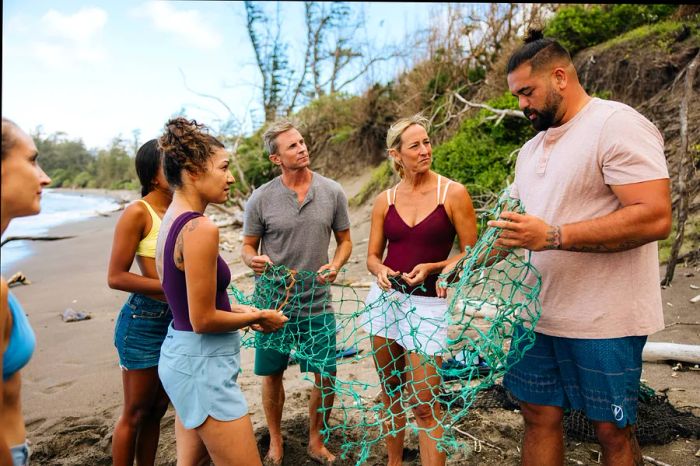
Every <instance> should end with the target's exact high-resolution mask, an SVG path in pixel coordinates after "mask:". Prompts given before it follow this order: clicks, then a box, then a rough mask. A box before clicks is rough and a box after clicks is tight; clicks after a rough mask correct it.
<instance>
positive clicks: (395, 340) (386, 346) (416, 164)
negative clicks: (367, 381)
mask: <svg viewBox="0 0 700 466" xmlns="http://www.w3.org/2000/svg"><path fill="white" fill-rule="evenodd" d="M387 149H388V152H389V156H390V157H391V159H392V161H393V164H394V168H395V169H396V170H397V171H398V172H399V175H400V176H401V181H400V182H399V184H397V185H396V186H395V187H394V188H392V189H389V190H387V191H385V192H383V193H381V194H380V195H379V196H377V198H376V200H375V202H374V208H373V210H372V224H371V230H370V237H369V246H368V252H367V268H368V269H369V271H370V272H371V273H372V274H373V275H374V276H376V277H377V283H376V284H375V285H373V287H372V289H371V290H370V292H369V294H368V296H367V303H368V304H372V303H380V302H381V303H383V304H380V305H370V306H369V310H368V314H367V316H366V318H367V321H366V322H365V324H364V327H365V329H366V330H367V331H368V332H369V333H370V335H371V336H372V346H373V350H374V353H375V364H376V366H377V371H378V372H379V376H380V379H381V381H382V390H383V393H382V397H383V402H384V404H385V406H387V407H388V408H389V410H390V411H391V417H392V419H393V425H391V426H389V425H387V426H385V428H387V429H389V428H390V429H393V430H394V431H396V432H397V433H396V435H388V436H387V437H386V439H387V449H388V456H389V459H388V464H389V465H400V464H401V458H402V454H403V439H404V427H405V424H406V418H405V413H404V412H403V408H402V403H401V400H400V398H401V396H402V395H401V392H402V390H403V388H404V387H405V388H407V389H408V391H409V393H408V396H409V398H408V403H409V405H410V406H412V407H413V408H412V410H413V414H414V415H415V418H416V423H417V424H418V427H420V428H421V431H420V434H419V444H420V457H421V462H422V464H423V465H431V466H432V465H442V464H444V463H445V453H444V452H441V451H438V448H437V442H436V440H437V439H439V438H441V437H442V434H443V431H442V428H441V427H440V425H439V422H438V421H439V420H440V419H441V417H442V414H441V412H440V404H439V403H438V402H437V401H436V398H435V397H436V394H437V391H438V388H439V385H440V376H439V375H438V374H437V372H436V367H439V365H440V364H441V357H440V353H441V352H442V351H443V350H444V348H445V341H446V339H447V315H446V313H447V301H446V299H445V290H444V289H438V286H437V278H438V275H439V274H440V272H441V271H442V270H443V268H445V267H446V266H448V265H450V264H452V263H454V262H456V261H457V260H459V258H461V257H462V256H463V255H464V250H465V247H466V246H473V245H474V243H475V242H476V216H475V213H474V208H473V206H472V202H471V199H470V197H469V193H468V192H467V190H466V188H465V187H464V186H462V185H461V184H459V183H456V182H454V181H452V180H449V179H447V178H444V177H442V176H440V175H438V174H437V173H435V172H434V171H432V170H431V168H430V167H431V164H432V155H433V152H432V146H431V144H430V138H429V137H428V131H427V121H426V120H425V119H424V118H422V117H421V116H420V115H415V116H413V117H410V118H404V119H401V120H399V121H397V122H396V123H394V125H392V126H391V128H390V129H389V131H388V134H387ZM455 236H456V237H457V238H459V247H460V251H463V252H462V253H461V254H459V255H455V256H454V257H452V258H448V257H449V254H450V251H451V250H452V246H453V244H454V240H455ZM385 252H386V257H384V253H385ZM428 359H432V360H428Z"/></svg>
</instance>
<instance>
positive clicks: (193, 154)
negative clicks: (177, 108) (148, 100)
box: [158, 117, 224, 188]
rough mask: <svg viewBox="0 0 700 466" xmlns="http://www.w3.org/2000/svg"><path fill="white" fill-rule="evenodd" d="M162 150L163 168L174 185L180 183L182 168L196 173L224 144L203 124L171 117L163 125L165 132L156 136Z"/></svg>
mask: <svg viewBox="0 0 700 466" xmlns="http://www.w3.org/2000/svg"><path fill="white" fill-rule="evenodd" d="M158 147H159V149H160V150H161V152H162V153H163V171H164V172H165V178H166V179H167V180H168V184H170V186H172V187H173V188H179V187H181V186H182V170H186V171H187V172H188V173H192V174H198V173H203V172H204V171H206V168H207V166H206V164H207V162H208V161H209V158H210V157H211V155H212V153H213V152H214V151H215V150H216V149H223V148H224V145H223V144H222V143H221V142H220V141H219V140H218V139H216V138H215V137H214V136H212V135H211V134H209V130H208V129H207V128H206V126H204V125H203V124H200V123H197V121H195V120H188V119H186V118H183V117H177V118H172V119H170V120H168V122H167V123H166V124H165V132H164V133H163V135H162V136H161V137H160V138H158Z"/></svg>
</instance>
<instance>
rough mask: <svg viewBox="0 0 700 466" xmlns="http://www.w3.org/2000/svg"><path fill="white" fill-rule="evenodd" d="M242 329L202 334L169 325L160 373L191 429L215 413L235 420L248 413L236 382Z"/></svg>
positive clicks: (220, 416)
mask: <svg viewBox="0 0 700 466" xmlns="http://www.w3.org/2000/svg"><path fill="white" fill-rule="evenodd" d="M240 349H241V337H240V335H239V333H238V332H228V333H207V334H198V333H194V332H186V331H180V330H175V329H174V328H173V327H172V324H171V325H170V327H169V328H168V334H167V335H166V337H165V341H164V342H163V346H162V347H161V350H160V361H159V363H158V375H159V376H160V381H161V383H162V384H163V388H165V392H166V393H167V394H168V396H169V397H170V401H171V402H172V403H173V406H174V407H175V412H176V413H177V415H178V417H179V418H180V421H181V422H182V424H183V425H184V426H185V428H187V429H194V428H196V427H199V426H200V425H202V424H203V423H204V421H206V419H207V417H209V416H211V417H212V418H214V419H216V420H217V421H232V420H234V419H239V418H241V417H243V416H245V415H246V414H248V404H247V403H246V401H245V397H244V396H243V393H242V392H241V388H240V386H239V385H238V383H237V382H236V380H237V379H238V373H239V371H240V367H241V352H240Z"/></svg>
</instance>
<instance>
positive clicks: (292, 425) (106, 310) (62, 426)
mask: <svg viewBox="0 0 700 466" xmlns="http://www.w3.org/2000/svg"><path fill="white" fill-rule="evenodd" d="M355 184H356V183H355ZM345 186H346V189H348V186H350V187H351V188H350V189H348V191H351V190H352V189H353V188H354V185H353V183H348V184H346V185H345ZM133 195H134V196H135V195H136V193H133ZM120 213H121V212H115V213H112V214H108V215H106V216H98V217H94V218H91V219H88V220H85V221H81V222H77V223H71V224H65V225H62V226H60V227H56V228H54V229H53V230H52V231H51V232H50V233H51V234H55V235H75V237H74V238H71V239H66V240H61V241H54V242H33V243H32V245H31V247H32V248H33V249H34V250H35V251H36V253H35V254H33V255H32V256H31V257H29V258H26V259H24V260H21V261H19V262H18V263H16V264H15V265H14V266H13V268H14V269H15V270H14V271H22V272H23V273H24V274H25V275H26V276H27V277H28V278H29V280H31V284H30V285H20V286H15V287H13V288H12V292H13V293H14V294H15V295H16V296H17V298H18V299H19V300H20V302H22V304H23V305H24V307H25V310H26V312H27V314H28V315H29V318H30V321H31V323H32V326H33V327H34V330H35V332H36V336H37V350H36V353H35V354H34V357H33V358H32V360H31V362H30V363H29V365H28V366H27V367H26V368H25V369H24V370H23V388H22V391H23V410H24V413H25V418H26V421H27V429H28V437H29V440H30V441H31V442H32V444H33V450H34V452H35V454H34V455H35V456H34V458H33V459H34V463H33V464H40V465H101V464H111V458H110V456H109V452H110V448H111V431H112V428H113V425H114V422H115V420H116V418H117V416H118V415H119V411H120V408H121V403H122V389H121V376H120V369H119V366H118V360H117V355H116V351H115V349H114V346H113V328H114V321H115V319H116V317H117V315H118V312H119V310H120V308H121V306H122V304H123V301H124V300H125V298H126V294H125V293H122V292H119V291H115V290H111V289H109V288H108V287H107V283H106V273H107V272H106V271H107V264H108V261H109V254H110V248H111V243H112V234H113V228H114V225H115V223H116V221H117V219H118V217H119V215H120ZM352 219H353V225H354V226H353V232H352V235H353V241H354V244H355V248H354V251H353V255H352V258H351V262H350V264H349V265H348V271H347V272H346V275H345V277H344V278H345V279H346V280H348V281H368V280H369V277H368V275H367V272H366V270H365V265H364V257H365V253H366V238H367V236H368V230H369V228H368V227H369V207H367V206H365V207H360V208H358V209H356V210H354V211H353V212H352ZM238 236H239V234H238V232H237V230H232V229H228V230H227V233H226V235H224V236H223V238H222V241H226V242H227V243H228V246H229V247H227V248H226V249H229V250H228V251H227V250H224V251H223V252H222V254H223V256H224V258H225V259H226V260H227V262H228V263H229V265H230V267H231V271H232V275H233V276H234V277H242V276H243V275H244V273H245V272H246V271H247V268H246V267H245V266H244V265H243V264H242V263H241V261H240V259H239V258H238V251H237V246H239V245H240V242H239V239H238ZM6 278H7V277H6ZM237 284H238V285H239V286H241V287H245V286H246V284H247V286H250V279H249V278H242V279H241V280H240V283H237ZM691 285H693V286H698V285H700V269H699V268H697V267H696V268H684V267H679V268H678V269H677V270H676V278H675V280H674V282H673V286H671V287H669V288H667V289H665V290H663V291H662V294H663V302H664V310H665V315H666V325H667V328H666V330H664V331H662V332H660V333H658V334H656V335H653V336H652V337H651V338H650V341H667V342H674V343H687V344H700V325H699V323H700V304H692V303H690V299H691V298H692V297H694V296H696V295H697V294H698V293H699V291H698V290H697V289H693V288H691ZM66 308H73V309H75V310H78V311H84V312H88V313H90V314H91V316H92V318H91V319H90V320H85V321H80V322H73V323H64V322H63V321H62V320H61V317H60V314H61V313H62V312H63V311H64V310H65V309H66ZM252 363H253V353H252V351H251V350H248V349H246V350H244V351H243V353H242V369H243V370H242V374H241V376H240V377H239V382H240V384H241V386H242V389H243V392H244V393H245V394H246V397H247V400H248V403H249V405H250V413H251V417H252V420H253V423H254V428H255V429H256V431H257V435H258V438H259V439H260V440H261V442H260V443H261V448H262V449H263V451H264V449H265V445H264V443H265V442H264V440H265V438H264V436H265V435H264V434H265V428H264V424H265V423H264V416H263V413H262V409H261V405H260V390H259V380H258V379H257V378H256V377H255V376H254V375H253V371H252ZM354 372H356V375H357V377H374V372H373V368H372V367H371V366H367V365H364V366H363V367H357V368H356V370H355V371H354ZM642 378H643V379H644V380H645V381H647V383H648V384H649V385H650V386H651V387H652V388H654V389H655V390H657V391H659V390H662V391H664V392H665V393H666V394H667V395H668V397H669V400H670V401H671V403H672V404H673V405H674V406H675V407H677V408H679V409H680V408H684V409H686V410H690V411H691V412H693V414H695V415H696V416H697V415H700V371H697V370H681V371H674V370H673V368H672V366H671V365H669V364H646V363H645V365H644V372H643V375H642ZM285 387H286V391H287V404H286V406H285V414H284V418H283V429H284V431H285V436H286V442H287V450H286V456H285V464H289V465H295V466H296V465H302V464H314V463H313V462H312V461H311V460H310V459H308V458H307V457H306V456H305V453H304V452H305V447H306V444H305V441H306V431H305V429H308V426H307V425H306V424H305V422H306V416H307V399H308V393H309V384H308V382H305V381H303V380H302V377H301V376H300V375H299V372H298V369H297V368H296V367H292V368H290V370H289V371H287V374H286V376H285ZM470 416H471V417H470V419H471V422H472V424H471V428H470V432H471V434H473V435H474V436H476V437H479V438H481V439H482V440H485V441H487V442H490V443H492V444H496V445H498V446H500V448H501V449H502V450H503V456H502V455H501V453H499V452H498V451H497V450H496V449H492V448H489V447H486V446H484V447H483V449H482V450H481V451H480V452H477V451H475V450H474V449H473V448H470V449H471V450H474V451H470V452H469V453H468V454H464V455H460V458H459V460H457V459H456V458H455V459H453V460H451V461H450V464H474V465H476V464H500V465H503V464H517V462H518V450H517V446H518V442H519V439H520V435H521V434H522V421H521V419H520V416H519V415H518V414H517V413H514V412H511V411H506V410H490V411H480V412H476V413H473V415H470ZM407 439H408V441H407V448H408V449H409V452H410V451H415V449H416V448H417V441H416V439H415V438H413V436H411V435H407ZM466 441H467V440H465V442H466ZM469 442H470V443H471V441H469ZM174 443H175V441H174V434H173V411H172V408H171V409H170V410H169V411H168V414H167V415H166V417H165V418H164V420H163V432H162V436H161V444H160V449H159V454H158V462H157V464H160V465H174V464H175V445H174ZM699 448H700V441H699V440H698V438H697V437H696V438H694V439H677V440H675V441H674V442H672V443H670V444H667V445H651V446H645V447H644V448H643V453H644V455H647V456H650V457H653V458H655V459H656V460H659V461H662V462H665V463H668V464H672V465H676V466H684V465H694V464H698V461H700V458H698V457H697V455H696V452H698V449H699ZM375 450H377V451H375V452H374V455H373V456H372V457H371V458H370V460H369V461H368V463H367V464H382V462H383V461H384V457H383V452H382V451H379V449H375ZM591 450H593V451H599V450H600V448H599V447H598V446H597V445H596V444H587V443H576V442H567V454H566V457H567V459H568V463H570V464H571V463H575V464H595V459H596V455H595V453H592V452H591ZM414 456H415V455H414ZM340 464H354V462H353V461H350V460H348V461H342V462H340ZM406 464H419V463H418V462H417V461H416V460H415V459H414V460H411V459H410V458H409V460H408V461H407V462H406Z"/></svg>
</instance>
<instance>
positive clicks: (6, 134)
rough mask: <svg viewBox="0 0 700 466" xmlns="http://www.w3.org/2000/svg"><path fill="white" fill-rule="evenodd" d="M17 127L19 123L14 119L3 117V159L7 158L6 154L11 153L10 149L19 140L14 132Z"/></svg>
mask: <svg viewBox="0 0 700 466" xmlns="http://www.w3.org/2000/svg"><path fill="white" fill-rule="evenodd" d="M16 128H17V125H16V124H15V122H14V121H12V120H8V119H7V118H5V117H2V160H4V159H5V156H6V155H7V154H9V153H10V150H11V149H12V148H13V147H14V145H15V143H16V142H17V138H16V137H15V135H14V134H12V133H13V132H14V131H15V129H16Z"/></svg>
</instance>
